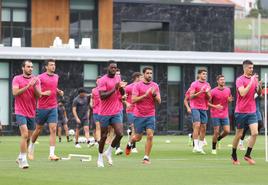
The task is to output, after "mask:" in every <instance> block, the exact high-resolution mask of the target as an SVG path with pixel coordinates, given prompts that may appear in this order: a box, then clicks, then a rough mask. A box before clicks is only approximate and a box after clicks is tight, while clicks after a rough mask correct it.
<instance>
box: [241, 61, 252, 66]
mask: <svg viewBox="0 0 268 185" xmlns="http://www.w3.org/2000/svg"><path fill="white" fill-rule="evenodd" d="M244 65H253V62H252V61H251V60H244V61H243V66H244Z"/></svg>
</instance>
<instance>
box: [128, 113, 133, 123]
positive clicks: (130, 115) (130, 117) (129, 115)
mask: <svg viewBox="0 0 268 185" xmlns="http://www.w3.org/2000/svg"><path fill="white" fill-rule="evenodd" d="M127 123H128V124H129V125H130V124H133V123H134V114H133V113H127Z"/></svg>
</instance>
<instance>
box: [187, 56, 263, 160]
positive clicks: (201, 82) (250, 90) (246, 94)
mask: <svg viewBox="0 0 268 185" xmlns="http://www.w3.org/2000/svg"><path fill="white" fill-rule="evenodd" d="M243 71H244V74H243V75H241V76H239V77H238V78H237V80H236V107H235V114H234V115H235V124H236V134H235V137H234V139H233V143H232V154H231V159H232V163H233V164H234V165H239V164H240V161H239V160H238V158H237V153H236V150H237V147H238V144H239V140H240V139H241V138H242V136H243V137H244V135H245V132H246V131H247V130H248V129H249V130H250V133H251V135H250V138H249V141H248V147H247V150H246V154H245V156H244V159H245V160H246V161H247V162H248V163H249V164H255V160H253V159H252V157H251V151H252V148H253V146H254V144H255V142H256V138H257V135H258V131H259V130H260V128H261V126H262V122H261V119H262V118H261V115H260V110H259V109H257V108H258V106H256V99H259V97H260V96H262V82H261V81H259V80H258V75H257V74H253V63H252V62H251V61H250V60H245V61H244V62H243ZM216 80H217V86H216V87H215V88H213V89H211V87H210V84H209V83H208V82H207V70H206V69H200V70H198V79H197V80H196V81H194V82H193V83H192V84H191V86H190V88H189V89H188V90H187V92H186V94H185V99H184V104H185V106H186V108H187V112H188V113H190V114H191V116H192V124H193V133H192V138H193V152H194V153H202V154H205V151H204V143H205V141H204V139H205V135H206V126H207V123H208V116H207V110H208V109H209V107H210V116H211V122H212V124H213V129H214V134H213V139H212V152H211V153H212V154H217V150H216V146H217V142H219V141H220V140H221V139H222V138H224V137H225V136H227V135H228V134H229V132H230V123H229V114H228V112H229V110H228V104H229V103H230V102H232V101H233V97H232V95H231V91H230V89H229V88H228V87H226V86H225V79H224V76H223V75H218V76H217V78H216ZM188 102H190V106H189V104H188ZM256 107H257V108H256ZM221 126H222V128H223V131H222V132H221V133H220V127H221Z"/></svg>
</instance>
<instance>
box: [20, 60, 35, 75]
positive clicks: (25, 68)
mask: <svg viewBox="0 0 268 185" xmlns="http://www.w3.org/2000/svg"><path fill="white" fill-rule="evenodd" d="M21 68H22V72H23V74H24V75H27V76H30V75H32V73H33V63H32V61H31V60H24V61H23V62H22V64H21Z"/></svg>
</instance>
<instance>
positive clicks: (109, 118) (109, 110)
mask: <svg viewBox="0 0 268 185" xmlns="http://www.w3.org/2000/svg"><path fill="white" fill-rule="evenodd" d="M107 69H108V70H107V74H106V75H104V76H103V77H101V78H100V79H99V83H98V90H99V94H100V99H101V106H100V111H99V121H100V123H101V139H100V142H99V156H98V161H97V166H98V167H104V164H103V155H104V156H106V158H107V159H108V163H109V165H112V164H113V161H112V150H113V149H114V148H115V147H116V145H118V143H119V142H120V140H121V138H122V137H123V120H122V118H123V115H122V114H123V113H122V100H121V98H122V96H123V95H124V93H125V92H124V87H125V86H126V83H125V82H122V81H121V78H120V76H119V75H116V69H117V64H116V63H115V62H114V61H109V65H108V68H107ZM109 125H110V126H112V127H113V128H114V132H115V137H114V139H113V141H112V143H111V145H109V146H108V148H107V150H106V151H105V152H104V153H103V150H104V145H105V141H106V138H107V133H108V126H109Z"/></svg>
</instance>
